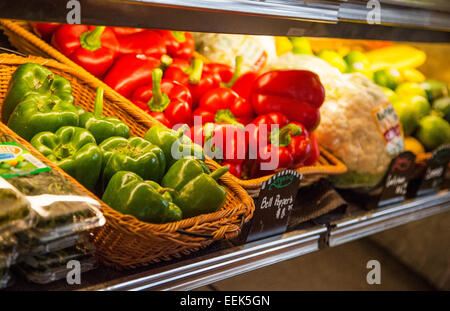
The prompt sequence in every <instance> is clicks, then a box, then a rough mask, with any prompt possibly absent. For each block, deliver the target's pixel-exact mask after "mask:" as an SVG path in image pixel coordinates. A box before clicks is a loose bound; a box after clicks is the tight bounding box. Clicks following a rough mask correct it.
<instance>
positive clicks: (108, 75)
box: [0, 23, 450, 288]
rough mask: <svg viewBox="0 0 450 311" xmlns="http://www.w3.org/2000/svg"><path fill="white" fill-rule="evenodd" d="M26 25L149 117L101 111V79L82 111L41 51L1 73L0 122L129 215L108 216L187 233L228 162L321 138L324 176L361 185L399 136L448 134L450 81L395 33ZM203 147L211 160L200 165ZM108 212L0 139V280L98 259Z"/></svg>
mask: <svg viewBox="0 0 450 311" xmlns="http://www.w3.org/2000/svg"><path fill="white" fill-rule="evenodd" d="M31 26H32V29H33V31H34V32H35V33H36V34H38V35H39V36H40V37H41V38H42V39H44V40H45V41H46V42H47V43H49V44H51V45H52V46H53V47H54V48H56V49H57V50H58V51H59V52H61V53H62V54H63V55H65V56H66V57H67V58H69V59H70V60H72V61H73V62H75V63H76V64H78V65H80V66H82V67H83V68H84V69H86V71H88V72H89V73H91V74H92V75H93V76H95V77H96V78H98V79H100V80H101V81H103V82H104V83H105V84H106V85H108V86H109V87H111V88H112V89H113V90H115V91H116V92H117V93H119V94H120V95H122V96H123V97H125V98H126V99H128V100H129V101H123V102H124V103H123V105H125V104H128V103H130V104H131V105H134V106H136V107H138V108H139V109H141V110H142V111H144V112H145V113H147V114H148V115H149V116H151V117H152V118H154V119H156V120H157V121H159V123H160V124H159V125H154V126H151V127H150V128H148V129H147V128H145V130H146V132H145V131H144V132H142V131H135V130H134V127H133V124H132V122H133V121H123V120H127V119H125V118H123V116H122V114H119V113H118V114H117V115H114V113H113V114H111V111H110V110H106V109H107V108H106V107H105V115H107V116H105V115H104V114H103V110H104V109H103V108H104V107H103V106H104V101H103V97H104V92H109V91H110V90H109V88H108V89H107V90H106V91H105V90H103V88H101V87H99V88H98V89H97V90H96V91H97V94H96V98H95V102H93V103H92V109H88V110H90V111H87V110H86V109H84V108H82V107H81V106H79V104H80V103H78V102H77V101H78V100H80V99H77V98H75V96H74V94H75V93H74V94H72V86H71V83H70V82H69V80H67V79H66V78H64V77H62V76H59V75H57V74H55V73H54V72H52V71H51V70H50V69H49V68H46V67H45V66H42V65H38V64H35V63H26V64H23V65H21V66H20V67H18V68H17V70H16V71H15V72H14V73H13V75H12V77H11V80H10V82H9V87H8V90H7V94H6V97H5V99H4V101H3V103H2V107H1V120H2V122H3V123H4V124H6V125H7V126H8V127H9V128H10V129H12V130H13V131H14V132H15V133H17V134H18V135H19V136H21V137H22V138H24V139H25V140H27V141H28V142H30V144H31V145H32V146H33V147H34V148H35V149H37V151H39V152H40V153H41V154H42V155H44V156H45V157H46V158H47V159H48V160H50V161H51V162H53V163H54V164H55V165H57V166H58V167H59V168H61V169H62V170H64V171H65V172H66V173H67V174H69V175H70V176H72V177H73V178H75V179H76V180H77V181H78V182H79V183H80V184H81V185H83V186H84V187H85V188H86V189H88V190H89V191H91V192H92V193H94V194H95V195H96V196H97V197H98V200H101V201H103V202H104V203H105V204H107V205H108V206H109V207H111V208H112V209H114V210H115V211H116V212H119V213H120V217H122V216H124V217H123V218H121V219H120V221H119V222H126V221H130V222H135V221H136V220H137V221H140V222H144V223H148V224H156V225H164V224H166V226H159V227H162V228H169V227H172V226H173V227H176V229H175V230H176V233H177V234H179V233H180V232H181V233H182V234H186V235H187V236H189V233H190V232H188V231H189V230H183V228H179V227H177V226H178V224H180V223H184V222H183V221H182V220H184V219H187V218H191V217H196V216H200V215H206V214H210V213H214V212H216V211H219V210H221V209H222V208H223V207H225V206H226V207H228V205H227V204H230V200H231V199H230V197H232V196H230V192H229V191H230V190H229V189H228V188H229V187H228V185H227V183H226V181H227V179H226V178H222V180H221V182H220V183H219V179H220V178H221V177H222V176H224V175H225V174H226V173H230V174H232V175H233V176H234V177H236V178H237V179H238V180H239V182H243V183H244V182H248V183H251V182H254V183H255V184H257V182H256V181H259V180H265V179H264V178H269V177H270V175H272V174H275V173H278V172H280V171H283V170H286V169H292V170H297V172H300V169H304V168H306V169H305V171H306V170H308V169H309V168H312V167H314V166H318V165H320V163H322V162H323V161H324V160H326V159H325V157H326V156H325V154H327V153H331V154H332V155H334V156H336V157H337V158H338V159H339V160H340V161H342V162H343V163H344V164H345V166H346V168H347V171H346V172H345V173H342V174H338V175H333V176H332V175H330V176H329V177H327V178H329V179H330V181H331V182H332V185H333V186H334V187H335V188H337V189H353V190H356V191H363V192H370V190H373V189H374V188H376V187H378V186H380V184H381V182H382V180H383V178H384V177H385V175H386V171H387V170H388V168H389V166H390V164H391V161H392V159H394V158H395V157H396V156H397V155H398V154H400V153H401V152H402V151H404V150H410V151H412V152H413V153H415V154H416V155H424V154H425V153H427V152H432V151H433V150H435V149H436V148H438V147H439V146H442V145H444V144H449V143H450V125H449V122H450V95H449V85H448V84H447V83H446V82H444V81H438V80H432V79H429V78H427V77H425V76H424V74H422V73H421V71H420V70H419V67H420V66H421V65H422V64H423V63H424V62H425V60H426V54H425V53H424V52H422V51H420V50H418V49H417V48H414V47H412V46H408V45H405V44H393V43H390V42H378V43H372V44H367V45H365V46H364V48H354V47H350V46H348V47H347V46H340V45H339V46H336V47H334V46H333V44H330V43H328V44H324V43H322V44H323V45H322V44H321V43H320V42H319V43H317V42H318V41H315V39H313V38H305V37H297V38H289V37H269V36H247V35H226V34H212V33H211V34H208V33H190V32H184V31H169V30H160V29H142V28H123V27H105V26H88V25H62V24H55V23H31ZM330 40H331V39H330ZM134 106H133V107H134ZM83 107H86V106H83ZM107 111H108V112H107ZM136 122H138V121H137V120H136ZM137 133H142V134H139V135H140V136H139V135H138V134H137ZM143 133H145V134H143ZM15 148H19V149H20V156H19V155H18V154H16V153H15V151H14V150H15ZM321 150H322V154H321ZM324 150H325V151H327V152H325V151H324ZM11 154H12V155H13V156H12V155H11ZM207 159H208V160H207ZM209 159H212V160H214V161H216V162H217V163H219V164H220V166H218V168H217V169H215V170H210V169H209V168H208V166H207V165H206V163H205V161H209ZM208 165H210V163H208ZM209 167H214V166H209ZM327 174H328V173H327ZM327 174H325V173H324V175H327ZM236 178H232V179H231V178H230V179H231V180H233V182H236ZM302 182H303V181H302ZM227 187H228V188H227ZM245 190H247V189H245ZM245 190H243V191H244V194H247V193H246V192H245ZM227 191H228V193H227ZM249 193H250V192H249ZM227 199H228V201H227ZM232 199H234V198H232ZM242 201H244V200H242ZM112 212H114V211H112ZM115 214H118V213H115ZM105 215H106V214H105ZM127 215H130V216H133V217H126V216H127ZM213 216H214V215H213ZM108 217H110V216H108ZM117 217H119V216H117ZM198 219H201V218H198ZM195 221H196V224H195V225H194V226H200V227H201V226H203V225H204V224H201V223H200V224H199V223H198V222H197V219H195ZM220 221H222V219H220ZM104 222H105V218H104V216H103V215H102V213H101V211H100V209H99V202H98V201H97V200H94V199H92V198H90V197H86V194H85V193H81V192H80V190H78V189H77V187H75V185H73V184H72V183H70V182H68V180H67V179H66V178H65V177H64V176H62V175H61V174H59V173H57V172H55V171H53V170H51V169H49V168H48V167H47V166H46V165H45V164H43V163H42V162H40V161H39V160H38V159H37V158H33V157H32V155H31V154H30V153H29V152H27V151H26V150H24V148H22V147H21V146H19V145H17V144H16V143H15V142H9V141H8V142H7V143H0V288H1V287H2V286H5V285H6V284H7V281H6V280H8V281H9V270H10V269H11V270H17V271H19V272H21V273H22V274H23V275H24V276H25V277H26V278H27V279H28V280H30V281H32V282H36V283H42V284H43V283H48V282H51V281H54V280H58V279H61V278H63V277H65V276H66V273H67V267H66V266H65V264H66V263H67V261H68V260H71V259H77V260H79V261H80V262H81V265H82V271H88V270H90V269H94V268H95V267H96V266H97V261H96V258H95V256H94V253H95V250H94V249H93V248H92V246H91V245H90V243H89V242H88V240H89V238H88V237H89V234H88V232H89V230H91V229H93V228H97V227H100V226H102V225H103V224H104ZM148 224H145V225H146V226H147V227H158V226H150V225H148ZM134 225H135V223H134V224H133V226H134ZM139 225H144V224H142V223H139ZM138 227H139V230H141V227H140V226H138ZM147 227H145V228H146V229H145V230H147ZM114 229H115V228H114V227H113V229H112V230H114ZM136 230H137V229H136ZM162 230H165V229H162ZM167 230H169V229H167ZM143 231H144V230H143ZM183 231H185V232H187V233H183ZM147 232H148V231H147ZM121 233H122V232H120V233H119V234H121ZM164 233H166V232H164ZM94 234H95V233H94ZM131 235H132V234H131V233H130V236H131ZM151 235H152V234H149V236H151ZM167 235H169V234H167ZM161 236H163V234H162V235H161ZM192 236H195V232H192ZM205 236H208V235H206V234H205ZM189 237H190V236H189ZM195 237H196V238H197V236H195ZM198 237H200V235H199V236H198ZM91 238H92V236H91ZM133 238H134V237H133ZM139 238H142V236H139ZM158 238H159V236H158ZM202 238H203V237H202ZM170 239H172V237H169V238H168V240H170ZM205 239H206V238H205ZM208 239H209V238H208ZM105 240H107V239H105ZM135 242H136V241H135ZM133 243H134V242H133ZM136 243H139V241H137V242H136ZM117 244H120V243H117ZM142 244H144V243H142ZM180 244H181V243H180ZM186 244H187V243H186ZM133 245H134V244H133ZM108 247H110V245H108ZM116 247H119V246H117V245H116ZM187 253H189V250H187ZM133 255H134V254H133ZM160 256H166V255H165V254H162V255H160ZM170 256H172V254H169V255H167V258H169V257H170ZM136 266H137V265H136ZM2 278H3V279H2Z"/></svg>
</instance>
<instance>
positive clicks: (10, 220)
mask: <svg viewBox="0 0 450 311" xmlns="http://www.w3.org/2000/svg"><path fill="white" fill-rule="evenodd" d="M35 223H36V215H35V213H34V212H33V210H32V209H31V204H30V202H29V201H28V200H27V199H26V197H25V196H24V195H23V194H22V193H20V191H19V190H17V189H16V188H15V187H14V186H13V185H11V184H10V183H8V182H7V181H6V180H5V179H3V178H2V177H0V235H3V234H5V233H15V232H18V231H23V230H26V229H28V228H30V227H32V226H33V225H34V224H35Z"/></svg>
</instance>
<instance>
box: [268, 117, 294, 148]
mask: <svg viewBox="0 0 450 311" xmlns="http://www.w3.org/2000/svg"><path fill="white" fill-rule="evenodd" d="M301 133H302V129H301V127H300V126H298V125H297V124H294V123H289V124H288V125H285V126H283V127H282V128H281V129H274V130H272V132H271V133H270V143H271V144H272V145H275V146H278V147H287V146H289V145H290V144H291V139H292V136H297V135H300V134H301Z"/></svg>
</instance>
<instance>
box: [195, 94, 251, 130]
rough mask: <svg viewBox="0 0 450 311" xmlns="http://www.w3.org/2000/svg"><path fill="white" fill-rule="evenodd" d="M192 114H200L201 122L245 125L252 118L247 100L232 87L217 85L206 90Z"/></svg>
mask: <svg viewBox="0 0 450 311" xmlns="http://www.w3.org/2000/svg"><path fill="white" fill-rule="evenodd" d="M193 116H194V117H195V116H201V117H202V124H206V123H210V122H214V123H230V124H238V125H241V127H242V125H244V126H245V125H247V124H248V123H250V122H251V120H252V119H253V116H254V114H253V109H252V106H251V104H250V103H249V102H247V101H246V100H245V99H244V98H242V97H240V96H239V95H238V94H236V92H234V91H233V90H232V89H229V88H226V87H219V88H215V89H212V90H209V91H208V92H206V93H205V94H204V95H203V96H202V98H201V99H200V104H199V106H198V108H197V109H195V110H194V113H193Z"/></svg>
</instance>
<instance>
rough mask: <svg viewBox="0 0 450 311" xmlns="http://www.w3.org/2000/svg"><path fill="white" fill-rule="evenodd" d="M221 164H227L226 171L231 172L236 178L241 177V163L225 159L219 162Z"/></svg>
mask: <svg viewBox="0 0 450 311" xmlns="http://www.w3.org/2000/svg"><path fill="white" fill-rule="evenodd" d="M221 165H222V166H228V173H230V174H233V175H234V176H236V177H237V178H241V177H242V165H243V164H242V163H240V164H236V163H228V162H227V161H224V162H222V163H221Z"/></svg>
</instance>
